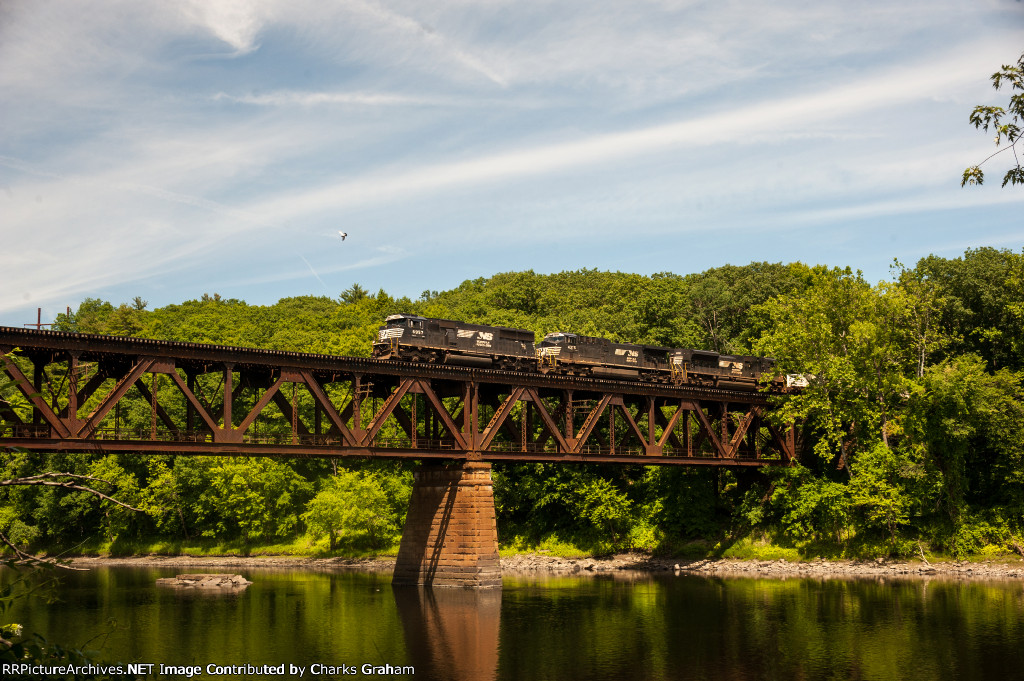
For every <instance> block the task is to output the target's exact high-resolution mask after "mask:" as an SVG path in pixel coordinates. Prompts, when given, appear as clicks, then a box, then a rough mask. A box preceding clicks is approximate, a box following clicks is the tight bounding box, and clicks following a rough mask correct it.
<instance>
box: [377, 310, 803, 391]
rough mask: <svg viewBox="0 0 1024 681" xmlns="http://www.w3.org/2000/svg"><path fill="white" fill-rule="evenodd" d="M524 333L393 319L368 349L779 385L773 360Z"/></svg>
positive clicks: (449, 359)
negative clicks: (764, 378)
mask: <svg viewBox="0 0 1024 681" xmlns="http://www.w3.org/2000/svg"><path fill="white" fill-rule="evenodd" d="M534 339H535V337H534V334H533V332H532V331H528V330H526V329H510V328H507V327H502V326H483V325H480V324H466V323H465V322H457V321H453V320H450V319H431V318H427V317H418V316H416V315H409V314H395V315H391V316H390V317H388V318H387V319H386V320H384V326H382V327H381V328H380V331H379V332H378V334H377V340H376V342H375V343H374V344H373V356H374V357H379V358H382V359H400V360H404V361H410V362H433V363H441V364H457V365H463V366H477V367H490V368H496V369H508V370H514V371H530V372H541V373H557V374H569V375H577V376H596V377H603V378H624V379H640V380H645V381H653V382H658V383H675V384H684V383H687V384H696V385H709V386H718V385H722V386H729V385H733V386H737V385H739V386H747V387H752V386H754V385H755V384H756V383H758V381H759V380H760V379H761V376H762V375H764V374H769V375H771V376H772V379H773V381H772V383H773V385H774V386H776V387H782V386H783V385H787V384H788V383H789V381H788V380H786V379H783V378H781V377H776V376H775V374H774V371H775V361H774V360H772V359H768V358H765V357H753V356H748V355H722V354H719V353H717V352H709V351H706V350H692V349H688V348H665V347H659V346H655V345H635V344H632V343H615V342H613V341H610V340H608V339H607V338H595V337H593V336H582V335H580V334H576V333H562V332H559V333H549V334H548V335H546V336H544V338H543V339H542V340H541V341H540V343H537V344H536V346H535V345H534Z"/></svg>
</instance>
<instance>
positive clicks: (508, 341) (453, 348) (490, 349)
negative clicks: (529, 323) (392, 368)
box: [373, 314, 537, 371]
mask: <svg viewBox="0 0 1024 681" xmlns="http://www.w3.org/2000/svg"><path fill="white" fill-rule="evenodd" d="M533 338H534V335H533V331H527V330H525V329H509V328H506V327H503V326H483V325H481V324H466V323H465V322H456V321H452V320H450V319H431V318H428V317H417V316H416V315H411V314H393V315H391V316H390V317H388V318H387V319H385V320H384V326H382V327H381V328H380V331H379V332H378V333H377V342H375V343H374V344H373V356H374V357H380V358H382V359H401V360H405V361H408V362H434V363H441V364H458V365H462V366H477V367H493V368H496V369H513V370H516V371H530V370H533V369H535V368H536V366H537V359H536V357H535V355H534V348H533Z"/></svg>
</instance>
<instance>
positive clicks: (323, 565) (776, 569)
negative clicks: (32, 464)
mask: <svg viewBox="0 0 1024 681" xmlns="http://www.w3.org/2000/svg"><path fill="white" fill-rule="evenodd" d="M1011 560H1012V562H1008V561H1006V560H1002V561H984V562H976V561H943V562H935V563H930V564H928V563H925V562H923V561H912V562H907V561H889V560H883V559H876V560H865V561H845V560H840V561H829V560H822V559H819V560H812V561H807V562H791V561H786V560H730V559H700V560H684V559H679V558H655V557H652V556H648V555H644V554H635V553H624V554H617V555H614V556H608V557H600V558H560V557H558V556H548V555H543V554H517V555H515V556H510V557H507V558H502V559H501V569H502V572H503V573H505V574H506V575H510V576H511V575H523V576H529V575H578V576H585V575H594V574H616V573H627V572H628V573H638V572H639V573H669V574H679V575H683V574H692V575H704V576H708V575H718V576H733V577H772V578H789V577H798V578H800V577H808V578H815V579H856V578H874V579H877V578H893V577H898V578H904V579H910V578H943V579H957V580H1007V579H1010V580H1022V579H1024V559H1011ZM71 562H72V564H73V565H74V566H76V567H84V568H89V567H91V566H95V567H100V566H107V565H125V566H134V567H154V568H162V567H168V568H171V567H174V568H177V567H202V568H204V569H205V568H250V569H252V568H255V569H278V570H282V569H301V570H318V571H336V570H346V569H347V570H359V571H368V572H390V571H391V570H393V569H394V566H395V560H394V558H374V559H353V558H297V557H291V556H130V557H120V558H114V557H83V558H75V559H73V560H72V561H71Z"/></svg>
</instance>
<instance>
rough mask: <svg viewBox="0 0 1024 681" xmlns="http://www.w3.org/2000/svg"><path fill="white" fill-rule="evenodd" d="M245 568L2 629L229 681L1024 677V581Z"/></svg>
mask: <svg viewBox="0 0 1024 681" xmlns="http://www.w3.org/2000/svg"><path fill="white" fill-rule="evenodd" d="M236 571H237V572H238V573H240V574H243V575H245V576H246V577H248V578H249V579H251V580H252V581H253V582H254V583H253V584H252V586H250V587H249V588H248V589H247V590H245V591H243V592H241V593H237V594H223V595H216V594H205V593H195V592H183V591H178V590H173V589H167V588H158V587H157V586H155V581H156V579H157V578H158V577H167V576H172V575H173V574H174V573H175V572H176V571H174V570H155V569H140V568H114V567H111V568H101V569H96V570H93V571H90V572H86V573H73V574H67V575H64V576H63V585H62V586H61V587H60V588H59V591H58V593H59V596H60V598H61V602H58V603H52V604H48V603H47V602H46V601H45V600H43V599H41V598H36V597H31V598H28V599H22V600H21V601H18V602H17V603H16V605H15V606H14V608H13V609H12V611H11V612H9V613H8V616H7V617H6V620H7V621H15V622H21V623H22V624H24V625H25V627H26V630H27V631H36V632H39V633H42V634H43V635H45V636H46V637H47V638H48V639H50V640H51V641H59V642H63V643H67V644H71V645H76V646H80V647H84V648H99V649H100V650H101V651H102V657H103V658H105V659H109V660H119V661H123V662H152V663H156V664H160V663H163V664H173V665H200V666H202V667H203V668H204V674H203V676H202V677H201V678H218V679H224V678H242V677H241V676H230V675H219V676H216V677H213V676H211V675H210V674H209V673H206V672H205V668H206V665H208V664H216V665H222V666H223V665H238V664H252V665H264V664H269V665H280V664H282V663H285V664H291V665H297V666H302V667H305V668H306V672H305V674H304V676H303V677H302V678H304V679H309V678H313V679H327V678H354V677H361V678H366V677H367V675H366V674H364V673H363V670H362V666H363V665H364V664H370V665H378V666H379V665H384V664H389V665H392V667H393V668H401V667H404V666H412V667H414V669H415V675H414V676H408V675H401V674H400V675H390V676H382V675H380V674H374V675H372V678H387V679H397V678H415V679H452V680H459V679H467V680H469V679H472V680H478V679H479V680H487V679H529V680H531V681H532V680H538V681H542V680H544V679H551V680H552V681H554V680H556V679H557V680H559V681H573V680H576V679H579V680H583V679H586V680H588V681H600V680H604V679H608V680H611V679H615V680H618V679H694V680H697V679H708V680H711V679H715V680H716V681H717V680H731V679H742V680H755V679H779V680H783V679H785V680H786V681H792V680H800V679H877V680H879V681H891V680H892V679H922V680H923V679H929V680H931V679H957V680H958V681H960V680H970V679H979V680H980V679H984V680H986V681H987V680H989V679H1024V584H1021V583H1020V582H973V583H968V582H944V581H905V582H892V581H889V582H884V583H883V582H877V581H817V580H811V579H787V580H768V579H731V578H730V579H721V578H701V577H674V576H671V575H664V576H662V575H658V576H648V575H617V576H615V577H607V578H605V577H591V578H570V577H566V578H543V577H537V578H532V577H527V578H522V577H506V579H505V582H504V588H503V589H501V590H492V591H483V592H480V591H469V590H448V589H444V590H442V589H435V590H433V591H426V590H422V589H416V588H398V587H395V588H392V587H391V584H390V575H389V574H366V573H354V572H333V573H325V572H305V571H268V570H262V569H251V570H247V569H238V570H236ZM177 572H184V570H181V569H179V570H177ZM4 576H6V577H9V575H0V577H4ZM98 632H105V633H103V634H101V635H100V636H99V637H98V638H96V636H97V633H98ZM314 664H321V665H327V666H330V667H336V668H340V669H334V670H328V669H320V670H319V671H321V672H322V673H321V674H320V675H318V676H314V675H313V672H314V671H316V670H314V669H313V668H312V665H314ZM345 666H347V667H348V669H345V668H344V667H345ZM330 671H333V672H334V673H327V672H330ZM345 672H350V673H347V674H346V673H345ZM165 678H179V679H183V678H186V677H185V676H172V677H171V676H169V677H165ZM197 678H199V677H197ZM261 678H267V677H261ZM271 678H282V677H277V676H274V677H271ZM284 678H298V677H297V676H291V677H288V676H287V675H286V676H285V677H284Z"/></svg>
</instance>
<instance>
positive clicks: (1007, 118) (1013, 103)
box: [960, 54, 1024, 187]
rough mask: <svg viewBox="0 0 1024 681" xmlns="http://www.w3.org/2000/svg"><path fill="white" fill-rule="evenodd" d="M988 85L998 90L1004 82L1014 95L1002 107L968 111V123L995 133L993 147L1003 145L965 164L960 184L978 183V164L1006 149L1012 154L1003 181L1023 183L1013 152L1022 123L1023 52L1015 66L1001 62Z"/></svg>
mask: <svg viewBox="0 0 1024 681" xmlns="http://www.w3.org/2000/svg"><path fill="white" fill-rule="evenodd" d="M991 80H992V87H994V88H995V89H996V90H999V89H1000V88H1002V87H1003V85H1006V84H1008V85H1009V87H1010V90H1018V91H1020V92H1018V93H1017V94H1013V95H1011V96H1010V104H1009V106H1008V107H1007V108H1006V109H1004V108H1003V107H1001V106H985V105H979V106H976V107H974V111H972V112H971V117H970V122H971V124H972V125H974V127H975V128H976V129H977V128H981V129H982V130H984V131H985V132H988V131H989V129H991V130H993V131H994V132H995V134H996V136H995V140H994V141H995V144H996V147H999V146H1001V145H1002V144H1003V143H1004V142H1005V143H1006V146H1003V147H1002V148H1001V149H999V150H998V151H995V152H993V153H992V154H989V156H988V157H987V158H986V159H985V160H984V161H982V162H981V163H978V164H977V165H973V166H969V167H968V168H967V169H966V170H964V175H963V180H962V181H961V182H960V186H961V187H963V186H965V185H968V184H978V185H980V184H982V183H984V181H985V173H984V172H983V171H982V170H981V166H982V165H983V164H984V163H985V162H986V161H988V160H989V159H991V158H993V157H995V156H998V155H999V154H1002V153H1004V152H1006V151H1010V152H1012V154H1013V160H1014V163H1015V165H1014V167H1013V168H1010V169H1009V170H1008V171H1006V175H1004V176H1003V184H1002V186H1003V187H1005V186H1006V185H1007V184H1011V185H1014V184H1020V185H1024V167H1022V166H1021V156H1020V154H1018V153H1017V143H1018V142H1020V139H1021V126H1022V125H1024V54H1021V56H1020V59H1018V60H1017V65H1016V66H1013V65H1010V64H1004V65H1003V68H1002V69H1000V70H999V71H997V72H995V73H993V74H992V77H991Z"/></svg>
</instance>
